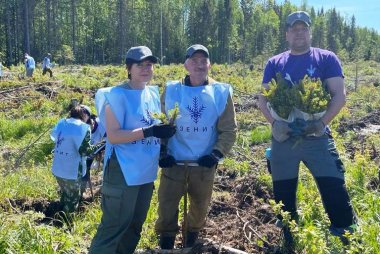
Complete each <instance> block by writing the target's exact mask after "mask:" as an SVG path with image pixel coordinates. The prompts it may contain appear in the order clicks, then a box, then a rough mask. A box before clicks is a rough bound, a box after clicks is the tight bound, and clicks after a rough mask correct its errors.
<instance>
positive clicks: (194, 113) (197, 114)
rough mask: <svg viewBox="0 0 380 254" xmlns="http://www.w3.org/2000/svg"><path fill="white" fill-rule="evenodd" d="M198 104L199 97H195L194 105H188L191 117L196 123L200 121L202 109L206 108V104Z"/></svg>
mask: <svg viewBox="0 0 380 254" xmlns="http://www.w3.org/2000/svg"><path fill="white" fill-rule="evenodd" d="M198 104H199V102H198V98H197V97H194V98H193V107H191V106H190V105H188V106H187V110H188V111H189V113H190V117H191V119H192V120H193V122H194V123H195V124H197V123H198V122H199V119H200V118H201V117H202V111H203V110H205V109H206V107H205V106H204V105H202V106H199V105H198Z"/></svg>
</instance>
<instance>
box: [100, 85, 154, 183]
mask: <svg viewBox="0 0 380 254" xmlns="http://www.w3.org/2000/svg"><path fill="white" fill-rule="evenodd" d="M95 104H96V110H97V112H98V116H99V119H100V122H99V124H100V125H102V126H103V128H104V129H107V128H106V121H105V112H104V111H105V110H104V109H105V106H106V105H109V106H110V107H111V110H112V112H113V113H114V115H115V117H116V119H117V121H118V123H119V125H120V127H121V128H122V129H125V130H133V129H137V128H142V127H146V126H150V125H152V124H155V123H156V122H157V121H158V120H155V119H154V118H153V117H152V113H153V112H157V113H159V112H160V97H159V92H158V87H157V86H146V87H145V89H143V90H129V89H126V88H123V87H121V86H115V87H109V88H103V89H99V90H98V92H97V93H96V95H95ZM113 151H115V153H116V156H117V160H118V162H119V164H120V168H121V170H122V172H123V175H124V179H125V181H126V183H127V184H128V185H141V184H145V183H150V182H153V181H154V180H155V179H156V178H157V169H158V157H159V153H160V139H158V138H155V137H149V138H144V139H140V140H137V141H134V142H129V143H123V144H111V143H109V142H108V140H107V144H106V150H105V155H104V161H105V162H107V160H108V159H109V158H110V156H111V154H112V152H113Z"/></svg>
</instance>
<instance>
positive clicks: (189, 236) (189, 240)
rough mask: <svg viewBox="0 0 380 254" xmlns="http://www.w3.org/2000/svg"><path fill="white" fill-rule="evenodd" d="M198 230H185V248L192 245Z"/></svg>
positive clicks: (196, 237)
mask: <svg viewBox="0 0 380 254" xmlns="http://www.w3.org/2000/svg"><path fill="white" fill-rule="evenodd" d="M198 235H199V232H189V231H187V232H186V245H185V247H186V248H191V247H193V246H194V244H195V241H196V240H197V239H198Z"/></svg>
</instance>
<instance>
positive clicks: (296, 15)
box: [286, 11, 311, 27]
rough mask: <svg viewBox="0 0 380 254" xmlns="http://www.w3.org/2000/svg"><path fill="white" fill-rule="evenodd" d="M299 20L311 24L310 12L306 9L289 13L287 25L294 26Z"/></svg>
mask: <svg viewBox="0 0 380 254" xmlns="http://www.w3.org/2000/svg"><path fill="white" fill-rule="evenodd" d="M297 21H301V22H303V23H305V24H306V25H307V26H311V19H310V16H309V13H307V12H306V11H296V12H292V13H290V14H289V16H288V17H287V18H286V25H287V26H288V27H290V26H293V25H294V23H296V22H297Z"/></svg>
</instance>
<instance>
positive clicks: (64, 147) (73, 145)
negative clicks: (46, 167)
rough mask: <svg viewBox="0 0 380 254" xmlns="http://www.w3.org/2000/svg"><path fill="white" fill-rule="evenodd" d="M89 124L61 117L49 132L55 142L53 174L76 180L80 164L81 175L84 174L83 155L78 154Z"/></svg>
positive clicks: (84, 163) (84, 161)
mask: <svg viewBox="0 0 380 254" xmlns="http://www.w3.org/2000/svg"><path fill="white" fill-rule="evenodd" d="M87 131H90V126H89V125H88V124H86V123H84V122H82V121H81V120H79V119H74V118H69V119H61V120H59V122H58V123H57V125H56V126H55V127H54V128H53V130H52V131H51V133H50V137H51V139H52V140H53V141H54V142H55V147H54V159H53V166H52V172H53V175H55V176H58V177H61V178H64V179H71V180H76V179H78V168H79V165H80V164H81V165H82V175H85V174H86V160H85V156H83V157H82V156H81V155H80V154H79V147H80V146H81V144H82V142H83V140H84V138H85V137H86V133H87Z"/></svg>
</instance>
